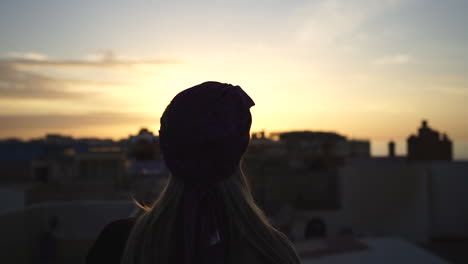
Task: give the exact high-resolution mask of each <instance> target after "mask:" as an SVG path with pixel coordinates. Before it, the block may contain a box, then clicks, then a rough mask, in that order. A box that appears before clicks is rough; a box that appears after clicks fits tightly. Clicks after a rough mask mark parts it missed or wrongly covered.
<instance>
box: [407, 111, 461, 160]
mask: <svg viewBox="0 0 468 264" xmlns="http://www.w3.org/2000/svg"><path fill="white" fill-rule="evenodd" d="M408 159H409V160H452V141H450V139H449V138H448V137H447V135H446V134H442V136H440V134H439V132H437V131H436V130H433V129H431V128H430V127H429V126H428V124H427V121H426V120H423V122H422V125H421V127H420V128H419V131H418V135H416V136H415V135H411V136H410V137H409V138H408Z"/></svg>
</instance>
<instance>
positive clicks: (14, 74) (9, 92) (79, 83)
mask: <svg viewBox="0 0 468 264" xmlns="http://www.w3.org/2000/svg"><path fill="white" fill-rule="evenodd" d="M7 55H8V56H9V57H8V58H4V59H0V98H2V99H5V98H11V99H44V100H80V99H83V98H94V97H96V96H97V95H99V94H100V91H99V90H95V91H89V89H88V91H86V92H85V91H82V90H83V89H81V88H83V87H89V86H94V87H95V86H112V87H115V86H120V85H124V84H125V82H122V81H100V80H87V79H85V78H82V79H81V78H80V79H73V78H71V79H70V78H68V79H64V78H60V77H58V75H57V73H56V72H57V71H64V70H67V71H68V72H69V73H71V74H72V76H80V75H82V74H80V73H81V68H91V70H93V69H97V68H98V69H109V70H112V69H114V68H116V67H131V66H137V65H159V64H168V63H176V61H170V60H143V59H135V58H129V57H123V56H117V55H115V54H114V53H113V52H112V51H102V52H98V53H96V54H93V55H92V56H87V57H86V58H85V59H80V60H57V59H51V58H50V57H48V56H47V55H43V54H39V53H35V52H27V53H19V52H10V53H7ZM77 68H78V69H77ZM44 72H48V74H47V75H45V74H44ZM70 88H78V89H73V90H72V89H70Z"/></svg>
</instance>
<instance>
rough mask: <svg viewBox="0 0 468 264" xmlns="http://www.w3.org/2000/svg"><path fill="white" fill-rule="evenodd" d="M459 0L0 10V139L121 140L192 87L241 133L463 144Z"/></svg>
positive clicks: (467, 48) (467, 40)
mask: <svg viewBox="0 0 468 264" xmlns="http://www.w3.org/2000/svg"><path fill="white" fill-rule="evenodd" d="M467 13H468V1H463V0H459V1H457V0H447V1H440V0H427V1H425V0H374V1H371V0H342V1H339V0H335V1H333V0H331V1H328V0H323V1H319V0H317V1H284V0H278V1H276V0H270V1H264V0H261V1H259V0H257V1H252V0H249V1H244V0H236V1H174V0H172V1H149V0H146V1H141V0H136V1H128V0H126V1H116V0H112V1H104V0H100V1H63V0H57V1H50V0H41V1H2V2H1V3H0V37H1V41H0V124H1V129H0V137H2V138H5V137H20V138H25V139H26V138H31V137H40V136H43V135H44V134H46V133H62V134H67V135H72V136H76V137H82V136H83V137H84V136H86V137H89V136H92V137H103V138H104V137H111V138H115V139H118V138H122V137H127V136H128V135H129V134H131V133H132V134H134V133H136V132H137V131H138V129H139V128H140V127H143V126H144V127H148V128H149V129H151V130H153V131H157V130H158V128H159V117H160V116H161V113H162V111H163V109H164V108H165V107H166V105H167V104H168V103H169V101H170V100H171V99H172V97H174V96H175V95H176V94H177V93H178V92H180V91H182V90H183V89H186V88H189V87H191V86H193V85H196V84H199V83H201V82H204V81H210V80H212V81H221V82H227V83H231V84H235V85H240V86H241V87H242V88H243V89H244V90H245V91H246V92H247V93H248V94H250V95H251V97H252V98H253V100H254V101H255V103H256V106H254V107H253V108H252V114H253V118H254V119H253V130H260V129H266V130H267V131H283V130H304V129H310V130H321V131H336V132H338V133H340V134H343V135H345V136H348V137H350V138H362V139H369V140H372V141H381V142H385V141H388V140H390V139H393V140H397V141H404V140H405V139H406V137H407V136H408V135H409V134H411V133H414V132H416V129H417V127H419V125H420V122H421V120H422V119H428V120H429V124H430V125H431V126H433V127H434V128H435V129H437V130H440V131H441V132H446V133H448V135H449V137H450V138H452V139H453V140H454V141H455V142H468V124H467V123H468V122H467V120H468V110H467V106H466V105H467V104H468V18H467V17H466V14H467Z"/></svg>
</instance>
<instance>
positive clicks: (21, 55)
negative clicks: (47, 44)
mask: <svg viewBox="0 0 468 264" xmlns="http://www.w3.org/2000/svg"><path fill="white" fill-rule="evenodd" d="M6 55H7V57H11V58H17V59H23V60H35V61H43V60H47V55H44V54H41V53H37V52H16V51H12V52H8V53H7V54H6Z"/></svg>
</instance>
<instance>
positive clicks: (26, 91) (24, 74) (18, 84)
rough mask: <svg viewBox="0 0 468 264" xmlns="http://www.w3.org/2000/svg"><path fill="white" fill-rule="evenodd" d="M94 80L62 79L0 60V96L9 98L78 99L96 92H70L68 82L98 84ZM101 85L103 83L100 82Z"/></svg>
mask: <svg viewBox="0 0 468 264" xmlns="http://www.w3.org/2000/svg"><path fill="white" fill-rule="evenodd" d="M98 83H99V82H95V81H86V80H64V79H56V78H52V77H46V76H43V75H40V74H36V73H32V72H28V71H21V70H18V69H16V68H15V67H14V66H13V65H11V64H9V63H8V62H5V61H0V98H2V99H5V98H11V99H47V100H56V99H75V100H76V99H80V98H83V97H87V96H92V95H96V93H97V92H86V93H85V92H72V91H69V90H67V87H68V86H69V85H70V84H81V85H83V84H94V85H96V84H98ZM101 85H105V83H102V84H101Z"/></svg>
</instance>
